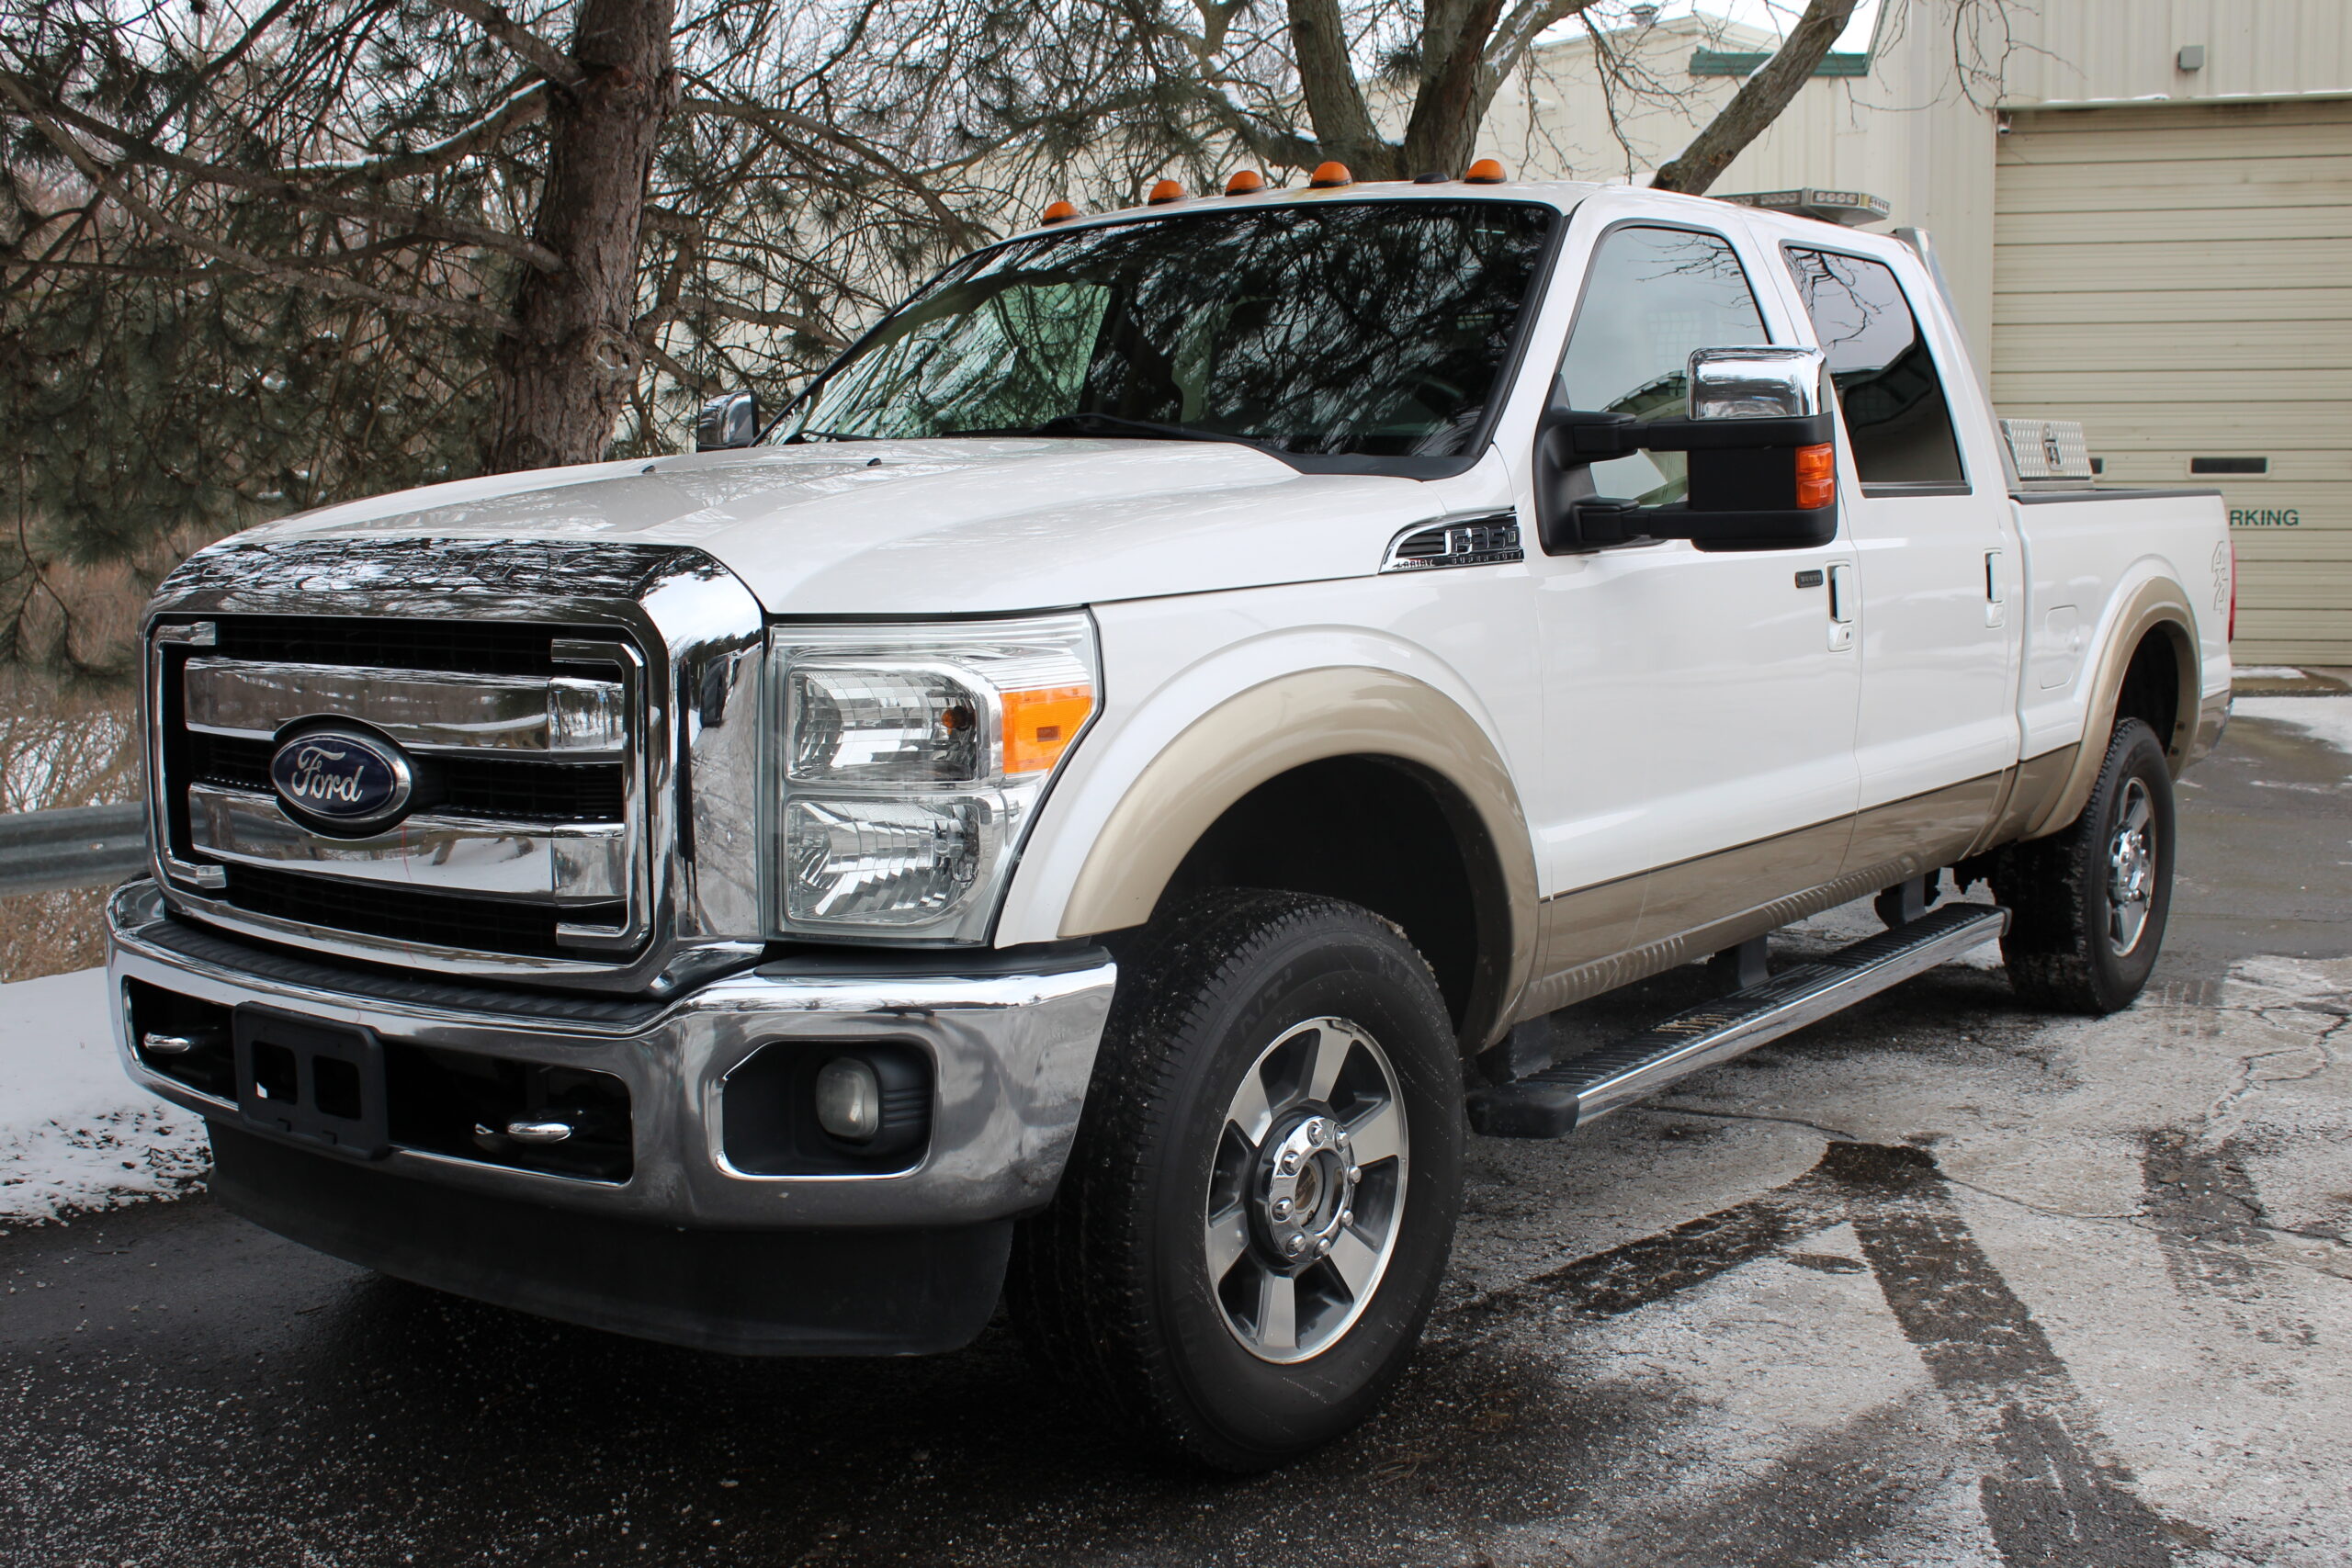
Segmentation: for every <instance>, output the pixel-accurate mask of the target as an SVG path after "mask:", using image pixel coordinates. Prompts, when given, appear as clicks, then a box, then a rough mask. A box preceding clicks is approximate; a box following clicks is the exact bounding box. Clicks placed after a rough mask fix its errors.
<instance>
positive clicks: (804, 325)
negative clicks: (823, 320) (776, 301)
mask: <svg viewBox="0 0 2352 1568" xmlns="http://www.w3.org/2000/svg"><path fill="white" fill-rule="evenodd" d="M696 310H701V311H705V312H707V313H708V314H710V315H713V316H718V317H720V318H722V319H724V320H726V321H741V322H742V323H743V324H744V325H745V326H751V327H775V328H777V329H779V330H781V331H784V332H788V333H802V334H804V335H806V336H809V337H812V338H814V339H816V340H817V341H818V342H819V343H821V344H824V345H825V346H826V347H828V348H842V347H846V346H847V345H848V340H847V339H845V338H843V337H842V335H841V334H840V333H836V332H834V331H832V330H831V328H829V327H826V326H824V325H822V324H820V323H819V322H817V321H811V320H810V319H809V317H807V316H798V315H795V314H793V313H792V312H791V311H789V310H752V309H750V308H749V307H748V306H743V305H730V304H729V303H728V302H727V301H726V300H724V299H711V298H710V297H709V296H708V295H707V294H681V295H679V296H678V298H677V310H676V311H675V312H674V314H679V315H684V314H690V313H692V312H694V311H696Z"/></svg>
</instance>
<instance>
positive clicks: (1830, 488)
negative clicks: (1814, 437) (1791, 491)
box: [1797, 445, 1838, 512]
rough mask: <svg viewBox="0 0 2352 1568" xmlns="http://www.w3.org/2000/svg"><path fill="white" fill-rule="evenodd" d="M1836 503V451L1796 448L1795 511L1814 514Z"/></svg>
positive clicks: (1816, 447) (1830, 449) (1817, 448)
mask: <svg viewBox="0 0 2352 1568" xmlns="http://www.w3.org/2000/svg"><path fill="white" fill-rule="evenodd" d="M1837 499H1838V449H1837V448H1836V447H1834V446H1826V445H1824V446H1800V447H1798V448H1797V509H1798V510H1799V511H1801V512H1814V511H1817V510H1819V509H1820V508H1822V507H1825V506H1826V505H1828V504H1829V503H1830V502H1833V501H1836V500H1837Z"/></svg>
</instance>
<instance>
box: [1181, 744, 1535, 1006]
mask: <svg viewBox="0 0 2352 1568" xmlns="http://www.w3.org/2000/svg"><path fill="white" fill-rule="evenodd" d="M1485 838H1486V834H1485V830H1484V829H1483V828H1482V827H1481V825H1480V824H1479V822H1478V819H1477V816H1476V812H1475V811H1473V810H1472V808H1471V807H1470V806H1469V804H1468V802H1467V801H1465V800H1463V799H1461V798H1460V797H1459V796H1458V795H1455V794H1454V793H1453V791H1452V790H1451V789H1450V788H1449V787H1448V786H1447V785H1446V784H1445V783H1444V781H1442V779H1439V778H1437V777H1435V776H1434V775H1432V774H1430V773H1427V772H1426V771H1424V770H1422V769H1420V768H1418V767H1416V766H1414V765H1413V764H1411V763H1408V762H1403V761H1397V760H1396V759H1394V758H1388V757H1361V756H1359V757H1333V758H1329V759H1326V760H1324V761H1317V762H1308V763H1306V764H1304V765H1303V766H1300V767H1297V768H1294V769H1292V770H1291V771H1290V772H1289V773H1283V774H1280V775H1278V776H1277V777H1274V778H1272V779H1269V780H1267V781H1266V782H1265V783H1264V784H1260V785H1259V786H1258V787H1257V788H1255V789H1253V790H1251V791H1250V793H1249V794H1248V795H1243V796H1242V797H1241V798H1240V799H1239V800H1238V801H1236V802H1235V803H1234V804H1233V805H1232V806H1231V807H1228V808H1227V810H1226V812H1225V814H1224V815H1223V816H1221V817H1219V818H1217V819H1216V822H1215V823H1213V824H1212V825H1211V826H1210V828H1209V829H1208V831H1207V832H1205V833H1204V834H1202V835H1201V839H1200V841H1199V842H1198V843H1196V844H1194V845H1193V848H1192V850H1191V851H1190V852H1188V853H1187V854H1186V855H1185V857H1184V860H1183V863H1182V864H1181V865H1179V866H1178V867H1177V869H1176V874H1175V875H1174V876H1172V877H1171V878H1170V879H1169V883H1168V886H1167V888H1166V890H1165V891H1163V892H1162V893H1161V894H1160V907H1161V908H1168V907H1169V906H1170V904H1172V903H1173V902H1174V901H1175V900H1177V899H1179V898H1182V897H1186V896H1189V895H1191V894H1193V893H1197V892H1202V891H1204V890H1206V889H1209V888H1213V887H1272V888H1279V889H1281V890H1283V891H1284V892H1290V893H1310V894H1317V895H1320V896H1322V897H1329V898H1344V899H1346V900H1347V901H1349V902H1350V903H1351V904H1361V905H1362V906H1363V907H1364V908H1367V909H1370V910H1372V911H1373V912H1374V914H1377V915H1380V916H1382V917H1384V918H1385V919H1390V920H1393V921H1395V922H1396V923H1397V926H1399V927H1400V928H1402V930H1403V931H1404V932H1405V935H1406V936H1407V938H1408V939H1409V940H1410V941H1411V942H1412V943H1413V945H1414V946H1415V947H1418V948H1419V949H1420V951H1421V955H1422V956H1423V957H1425V958H1427V959H1428V960H1429V962H1430V969H1431V970H1433V971H1434V972H1435V973H1436V976H1437V983H1438V989H1439V991H1440V993H1441V994H1442V995H1443V997H1444V998H1445V1005H1446V1009H1447V1010H1448V1011H1449V1012H1450V1013H1451V1014H1452V1015H1453V1021H1454V1026H1455V1028H1456V1029H1462V1028H1464V1027H1465V1026H1466V1024H1467V1023H1468V1021H1470V1019H1471V1018H1472V1017H1473V1015H1474V1013H1475V1012H1476V1011H1479V1010H1481V1004H1482V1003H1483V1004H1484V1005H1485V1006H1486V1007H1491V1006H1493V1005H1496V1003H1495V1000H1494V998H1492V997H1491V995H1490V994H1489V993H1491V991H1492V990H1493V988H1494V987H1495V986H1496V985H1498V983H1499V982H1500V979H1501V967H1500V964H1499V962H1498V960H1495V959H1493V958H1491V957H1490V956H1489V955H1492V954H1498V953H1505V952H1507V951H1509V947H1510V942H1509V938H1508V934H1507V933H1506V932H1505V931H1502V930H1500V929H1498V926H1497V922H1498V921H1507V920H1508V919H1509V910H1508V904H1507V902H1506V895H1505V894H1504V892H1503V883H1502V874H1501V870H1500V867H1499V866H1498V865H1496V864H1492V863H1491V862H1492V861H1493V856H1492V855H1491V853H1488V854H1485V855H1481V854H1480V853H1479V852H1477V851H1476V849H1475V848H1474V847H1473V846H1476V845H1477V844H1480V843H1482V842H1483V841H1484V840H1485Z"/></svg>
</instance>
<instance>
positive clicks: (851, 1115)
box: [817, 1056, 882, 1144]
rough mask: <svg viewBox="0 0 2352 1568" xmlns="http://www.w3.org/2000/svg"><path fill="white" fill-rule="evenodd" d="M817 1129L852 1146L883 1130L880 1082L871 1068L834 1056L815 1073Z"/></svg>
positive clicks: (852, 1058)
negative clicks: (820, 1128)
mask: <svg viewBox="0 0 2352 1568" xmlns="http://www.w3.org/2000/svg"><path fill="white" fill-rule="evenodd" d="M817 1125H818V1126H820V1127H822V1128H823V1129H824V1130H825V1131H826V1133H827V1134H830V1135H831V1136H833V1137H836V1138H840V1139H842V1140H843V1141H845V1142H848V1143H853V1144H862V1143H865V1141H866V1140H867V1139H869V1138H871V1137H873V1136H874V1134H876V1133H878V1132H880V1131H881V1130H882V1080H881V1079H880V1078H879V1077H876V1075H875V1072H874V1066H873V1064H871V1063H870V1062H866V1061H863V1060H861V1059H860V1058H858V1057H855V1056H836V1057H834V1058H833V1059H832V1060H831V1061H830V1062H827V1063H826V1064H825V1065H824V1066H821V1067H820V1068H818V1069H817Z"/></svg>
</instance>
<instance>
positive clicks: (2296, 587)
mask: <svg viewBox="0 0 2352 1568" xmlns="http://www.w3.org/2000/svg"><path fill="white" fill-rule="evenodd" d="M2338 604H2352V560H2332V561H2313V560H2298V561H2248V560H2245V559H2241V560H2240V561H2239V563H2238V613H2239V614H2240V615H2244V614H2245V612H2246V611H2248V610H2325V609H2330V608H2333V607H2334V606H2335V605H2338Z"/></svg>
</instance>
